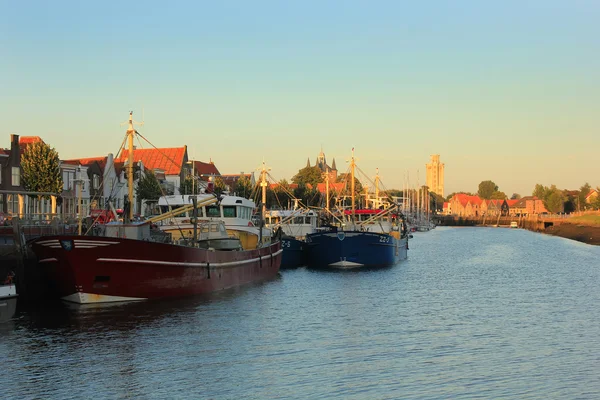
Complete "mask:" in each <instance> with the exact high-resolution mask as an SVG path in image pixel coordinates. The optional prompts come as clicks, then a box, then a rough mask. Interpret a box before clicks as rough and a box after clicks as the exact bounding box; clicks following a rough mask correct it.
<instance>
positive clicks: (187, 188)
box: [179, 175, 200, 194]
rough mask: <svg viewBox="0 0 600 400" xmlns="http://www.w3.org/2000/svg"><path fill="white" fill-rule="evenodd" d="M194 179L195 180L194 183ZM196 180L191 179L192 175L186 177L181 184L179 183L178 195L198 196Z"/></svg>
mask: <svg viewBox="0 0 600 400" xmlns="http://www.w3.org/2000/svg"><path fill="white" fill-rule="evenodd" d="M194 179H196V180H195V181H194ZM197 179H198V178H197V177H193V176H192V175H188V176H187V177H186V178H185V179H184V180H183V182H181V186H179V193H181V194H198V193H200V185H199V184H198V180H197Z"/></svg>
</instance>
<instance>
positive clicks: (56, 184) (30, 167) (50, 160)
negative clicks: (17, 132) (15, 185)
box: [21, 141, 63, 201]
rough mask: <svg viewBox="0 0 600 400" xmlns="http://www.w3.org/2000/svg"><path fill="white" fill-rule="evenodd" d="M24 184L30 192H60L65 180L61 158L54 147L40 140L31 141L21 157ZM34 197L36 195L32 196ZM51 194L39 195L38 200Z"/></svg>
mask: <svg viewBox="0 0 600 400" xmlns="http://www.w3.org/2000/svg"><path fill="white" fill-rule="evenodd" d="M21 168H22V169H23V186H24V187H25V190H27V191H30V192H46V193H55V194H57V195H58V194H60V193H61V192H62V189H63V180H62V175H61V173H60V160H59V158H58V153H57V152H56V150H55V149H54V147H50V146H49V145H48V144H46V143H44V142H42V141H39V142H35V143H31V144H30V145H28V146H27V148H26V149H25V152H24V153H23V156H22V157H21ZM31 197H34V196H31ZM49 197H50V195H44V196H41V195H38V196H37V198H38V201H39V200H41V199H42V198H45V199H48V198H49Z"/></svg>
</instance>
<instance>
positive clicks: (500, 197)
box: [490, 190, 506, 200]
mask: <svg viewBox="0 0 600 400" xmlns="http://www.w3.org/2000/svg"><path fill="white" fill-rule="evenodd" d="M490 199H492V200H504V199H506V194H505V193H504V192H499V191H497V190H496V191H495V192H494V193H492V195H491V196H490Z"/></svg>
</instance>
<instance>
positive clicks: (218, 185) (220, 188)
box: [214, 176, 227, 196]
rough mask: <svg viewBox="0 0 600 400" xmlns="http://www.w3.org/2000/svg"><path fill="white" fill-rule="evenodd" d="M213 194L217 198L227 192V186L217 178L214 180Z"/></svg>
mask: <svg viewBox="0 0 600 400" xmlns="http://www.w3.org/2000/svg"><path fill="white" fill-rule="evenodd" d="M214 190H215V194H216V195H217V196H220V195H222V194H223V192H225V190H227V185H226V184H225V182H224V181H223V179H222V178H221V177H220V176H218V177H217V178H216V179H215V189H214Z"/></svg>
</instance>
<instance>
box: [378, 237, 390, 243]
mask: <svg viewBox="0 0 600 400" xmlns="http://www.w3.org/2000/svg"><path fill="white" fill-rule="evenodd" d="M389 242H390V237H389V236H380V237H379V243H389Z"/></svg>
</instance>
